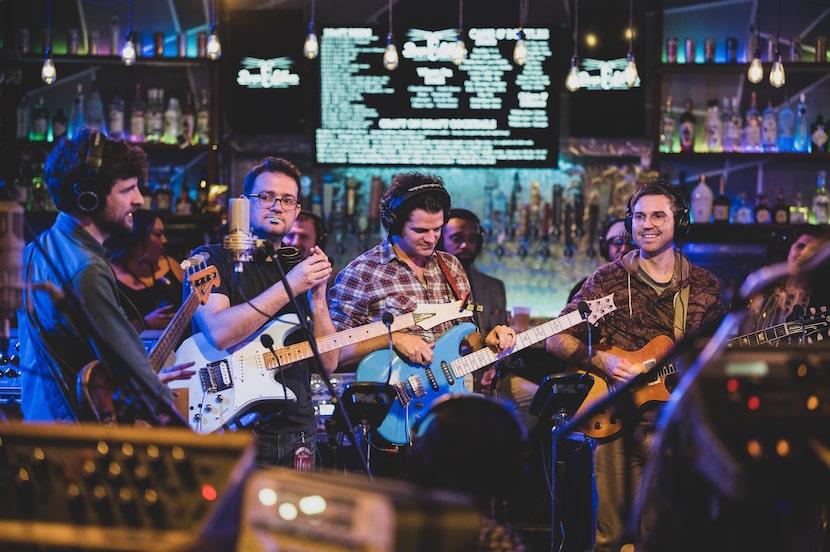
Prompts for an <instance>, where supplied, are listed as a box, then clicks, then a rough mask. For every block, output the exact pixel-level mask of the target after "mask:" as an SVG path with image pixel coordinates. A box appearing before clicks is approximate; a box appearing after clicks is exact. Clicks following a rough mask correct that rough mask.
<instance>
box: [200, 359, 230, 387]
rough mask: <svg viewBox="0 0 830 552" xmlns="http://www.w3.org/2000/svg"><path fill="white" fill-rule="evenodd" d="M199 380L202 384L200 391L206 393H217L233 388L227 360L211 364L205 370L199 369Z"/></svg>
mask: <svg viewBox="0 0 830 552" xmlns="http://www.w3.org/2000/svg"><path fill="white" fill-rule="evenodd" d="M199 379H200V380H201V382H202V390H203V391H204V392H206V393H217V392H219V391H224V390H225V389H230V388H231V387H233V378H232V377H231V370H230V366H229V365H228V361H227V360H220V361H218V362H211V363H210V364H208V365H207V366H206V367H205V368H200V369H199Z"/></svg>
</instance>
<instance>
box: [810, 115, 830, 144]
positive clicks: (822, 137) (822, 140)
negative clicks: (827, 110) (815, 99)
mask: <svg viewBox="0 0 830 552" xmlns="http://www.w3.org/2000/svg"><path fill="white" fill-rule="evenodd" d="M810 153H827V125H826V124H825V123H824V116H823V115H822V114H821V113H819V114H818V115H816V121H815V122H814V123H813V124H812V125H810Z"/></svg>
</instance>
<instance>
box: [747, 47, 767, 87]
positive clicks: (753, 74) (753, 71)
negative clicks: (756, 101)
mask: <svg viewBox="0 0 830 552" xmlns="http://www.w3.org/2000/svg"><path fill="white" fill-rule="evenodd" d="M746 78H747V79H749V82H751V83H752V84H758V83H759V82H761V81H762V80H764V66H763V65H761V50H755V52H754V53H753V54H752V61H751V62H749V70H748V71H747V72H746Z"/></svg>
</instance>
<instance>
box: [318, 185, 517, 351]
mask: <svg viewBox="0 0 830 552" xmlns="http://www.w3.org/2000/svg"><path fill="white" fill-rule="evenodd" d="M380 211H381V213H380V215H381V223H382V224H383V227H384V229H385V230H386V231H387V233H388V237H387V238H386V239H385V240H383V242H382V243H380V244H379V245H377V246H375V247H373V248H372V249H370V250H368V251H366V252H365V253H363V254H362V255H360V256H359V257H357V258H356V259H355V260H353V261H352V262H351V263H349V264H348V265H347V266H346V267H345V268H344V269H343V270H342V271H340V273H339V274H338V276H337V279H336V280H335V283H334V286H333V287H332V289H331V290H330V292H329V299H330V301H329V306H330V310H331V318H332V320H333V321H334V324H335V326H336V327H337V329H338V330H343V329H347V328H353V327H356V326H361V325H364V324H369V323H371V322H377V321H379V320H382V319H383V317H384V314H386V313H389V314H391V315H393V316H399V315H402V314H407V313H410V312H413V311H414V310H415V308H416V306H417V305H418V304H425V303H449V302H452V301H455V300H457V299H461V298H463V296H464V295H466V294H468V293H469V292H470V282H469V280H468V279H467V274H466V273H465V272H464V267H463V266H461V263H460V262H459V261H458V259H456V258H455V257H454V256H452V255H450V254H449V253H445V252H443V251H438V250H437V248H438V244H439V241H440V240H441V231H442V228H443V226H444V224H445V223H446V222H447V218H448V216H449V213H450V195H449V193H448V192H447V190H446V189H445V187H444V182H443V180H442V179H441V178H440V177H438V176H434V175H427V174H422V173H419V172H408V173H401V174H397V175H395V177H394V178H393V179H392V183H391V185H390V186H389V190H388V191H387V192H386V194H385V195H384V196H383V198H381V205H380ZM387 316H388V315H387ZM456 323H458V321H450V322H444V323H442V324H439V325H438V326H436V327H434V328H431V329H429V330H424V329H421V328H418V327H414V328H408V329H406V330H403V331H398V332H394V333H392V337H391V338H392V342H393V346H394V348H395V350H396V352H397V353H398V355H399V356H401V357H402V358H404V359H406V360H407V361H409V362H413V363H417V364H420V365H424V366H428V365H429V364H430V363H431V362H432V361H433V350H432V349H433V346H434V345H435V341H436V340H437V339H438V338H439V337H441V336H442V335H443V334H444V333H445V332H447V331H448V330H449V329H450V328H452V327H453V326H454V325H455V324H456ZM484 341H485V343H486V345H488V346H490V347H491V348H493V349H494V350H497V351H498V352H499V353H505V352H507V351H508V350H510V349H512V347H513V346H514V345H515V343H516V336H515V333H514V332H513V330H511V329H510V328H509V327H507V326H504V325H497V326H495V327H494V328H493V329H491V330H490V331H489V333H488V334H487V337H486V338H485V340H484ZM388 346H389V338H388V337H376V338H372V339H369V340H366V341H363V342H361V343H358V344H356V345H353V346H350V347H347V348H344V349H342V351H341V354H340V363H341V365H347V364H351V363H355V362H357V361H359V360H360V359H362V358H363V357H364V356H366V355H367V354H368V353H370V352H372V351H377V350H380V349H385V348H386V347H388Z"/></svg>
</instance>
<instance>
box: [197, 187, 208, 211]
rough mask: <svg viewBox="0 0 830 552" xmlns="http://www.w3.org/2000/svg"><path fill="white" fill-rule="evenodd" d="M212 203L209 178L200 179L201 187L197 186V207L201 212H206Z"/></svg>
mask: <svg viewBox="0 0 830 552" xmlns="http://www.w3.org/2000/svg"><path fill="white" fill-rule="evenodd" d="M209 203H210V187H209V186H208V183H207V180H205V179H202V180H200V181H199V187H198V188H196V209H197V210H198V211H199V212H200V213H204V212H205V210H206V209H207V207H208V204H209Z"/></svg>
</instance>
